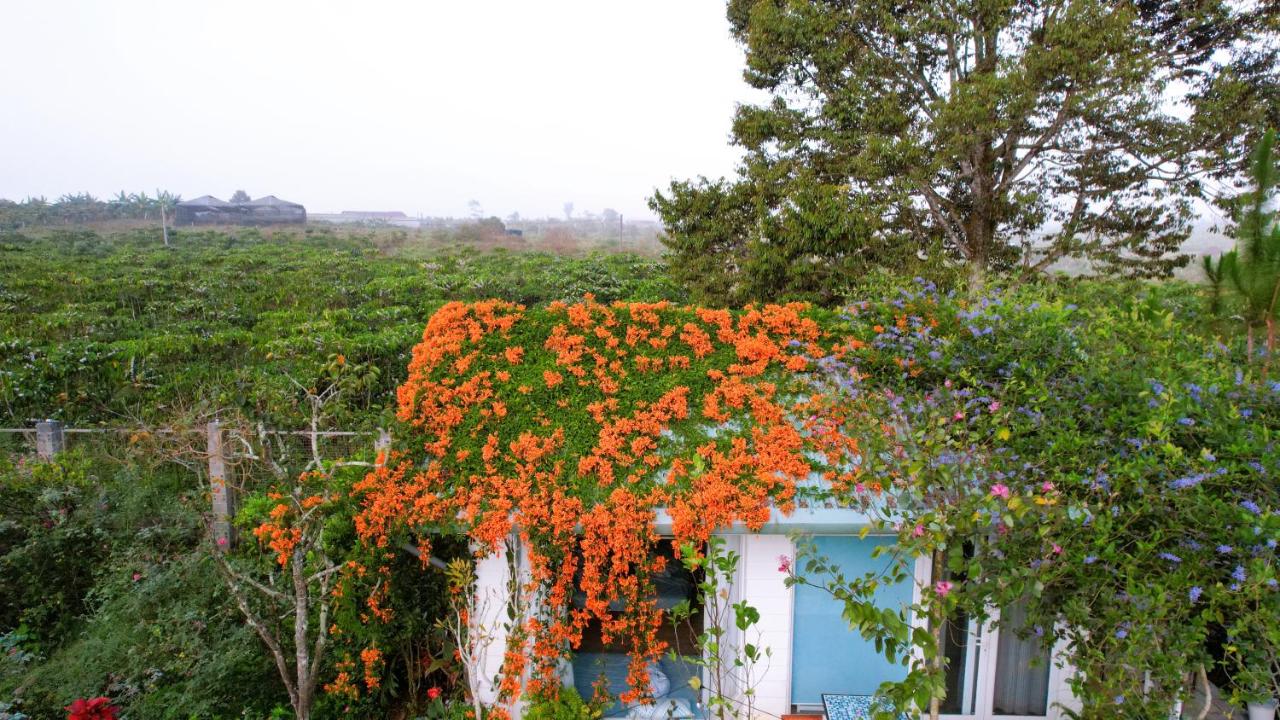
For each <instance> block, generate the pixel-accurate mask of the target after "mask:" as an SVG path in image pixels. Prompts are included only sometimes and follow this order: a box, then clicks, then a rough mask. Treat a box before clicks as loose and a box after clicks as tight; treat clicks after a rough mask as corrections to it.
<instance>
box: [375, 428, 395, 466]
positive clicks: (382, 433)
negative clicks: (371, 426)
mask: <svg viewBox="0 0 1280 720" xmlns="http://www.w3.org/2000/svg"><path fill="white" fill-rule="evenodd" d="M390 451H391V433H389V432H387V430H386V428H378V439H377V440H374V441H373V452H374V457H375V458H376V459H377V463H378V467H381V466H383V465H386V464H387V457H386V455H385V453H388V452H390Z"/></svg>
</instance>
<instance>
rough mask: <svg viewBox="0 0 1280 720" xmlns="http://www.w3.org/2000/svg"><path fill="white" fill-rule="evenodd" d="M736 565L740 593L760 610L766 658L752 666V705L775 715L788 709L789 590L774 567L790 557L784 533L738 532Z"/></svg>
mask: <svg viewBox="0 0 1280 720" xmlns="http://www.w3.org/2000/svg"><path fill="white" fill-rule="evenodd" d="M739 537H740V538H741V546H742V549H741V550H740V552H741V553H742V560H741V563H740V565H739V568H738V575H739V586H740V595H741V596H742V597H744V598H746V599H747V602H748V603H749V604H750V605H751V606H752V607H754V608H755V609H756V610H758V611H759V612H760V622H759V623H758V624H757V625H756V628H755V629H757V630H758V639H757V638H748V640H750V641H751V642H754V643H756V644H758V645H760V646H761V647H766V648H769V652H770V653H771V655H770V657H769V658H768V659H767V660H765V661H763V662H761V663H760V664H759V665H758V666H757V667H756V668H755V671H754V672H755V676H756V682H755V699H754V703H753V704H754V706H755V708H756V711H757V713H758V714H762V715H772V716H775V717H779V716H781V715H783V714H785V713H788V712H790V711H791V626H792V614H791V611H792V590H791V589H790V588H788V587H787V586H786V583H785V580H786V575H785V574H784V573H782V572H780V571H779V570H778V562H779V561H778V558H779V557H783V556H785V557H794V555H795V546H794V545H793V544H792V542H791V539H790V538H788V537H787V536H785V535H741V536H739Z"/></svg>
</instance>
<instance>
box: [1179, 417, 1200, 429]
mask: <svg viewBox="0 0 1280 720" xmlns="http://www.w3.org/2000/svg"><path fill="white" fill-rule="evenodd" d="M1178 424H1179V425H1182V426H1184V427H1191V426H1192V425H1195V424H1196V421H1195V420H1192V419H1191V418H1189V417H1180V418H1178Z"/></svg>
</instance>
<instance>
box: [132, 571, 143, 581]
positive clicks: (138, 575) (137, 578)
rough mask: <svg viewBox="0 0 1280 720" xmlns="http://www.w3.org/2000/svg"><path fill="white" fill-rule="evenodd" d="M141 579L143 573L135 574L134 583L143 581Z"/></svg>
mask: <svg viewBox="0 0 1280 720" xmlns="http://www.w3.org/2000/svg"><path fill="white" fill-rule="evenodd" d="M141 579H142V573H134V574H133V581H134V582H138V581H139V580H141Z"/></svg>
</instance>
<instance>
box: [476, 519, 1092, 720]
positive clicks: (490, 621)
mask: <svg viewBox="0 0 1280 720" xmlns="http://www.w3.org/2000/svg"><path fill="white" fill-rule="evenodd" d="M870 524H871V520H870V518H869V517H868V516H867V515H866V514H864V513H861V512H859V511H857V510H851V509H840V508H801V509H797V510H796V511H795V512H794V513H793V514H792V515H790V516H786V517H784V516H782V515H781V514H780V513H778V512H776V511H775V514H774V517H773V519H772V521H771V522H770V523H768V524H767V525H766V526H764V527H763V528H761V530H760V531H758V532H750V531H748V530H746V529H745V528H741V527H738V528H725V529H723V530H722V531H721V532H720V533H718V535H720V536H721V537H723V538H724V540H725V550H726V551H733V552H736V553H737V554H738V555H739V557H740V561H739V564H738V568H737V576H736V577H735V578H733V581H732V582H730V583H726V584H727V585H728V589H729V592H730V595H731V597H730V601H731V602H736V601H737V600H739V599H746V600H747V601H748V602H749V603H750V604H751V605H752V606H753V607H755V608H756V610H758V611H759V614H760V619H759V621H758V623H756V624H755V625H754V626H752V628H751V629H750V630H749V631H748V634H749V635H750V637H740V635H741V634H742V633H740V632H739V631H738V630H737V628H735V627H733V626H732V623H731V622H730V623H729V624H728V626H727V627H726V628H725V630H726V635H725V640H724V641H723V643H724V644H725V645H730V646H734V647H741V646H742V644H743V643H748V642H750V643H753V644H755V645H757V646H758V647H764V648H768V650H769V657H768V658H767V659H766V660H764V661H761V662H760V663H758V664H757V665H756V666H755V669H754V675H753V677H752V679H751V688H752V689H753V692H752V694H751V705H752V714H753V715H754V716H757V717H777V718H781V717H783V716H786V715H795V714H801V715H803V714H810V715H820V714H822V712H823V699H822V695H823V694H824V693H827V694H847V695H864V696H868V695H872V694H874V692H875V690H876V688H877V687H878V686H879V685H880V684H881V683H882V682H884V681H886V680H893V679H897V678H901V677H903V676H905V674H906V668H905V667H904V666H902V665H900V664H891V663H889V662H888V661H887V660H886V659H885V657H884V656H883V655H881V654H879V653H877V652H876V650H875V647H874V645H873V644H872V643H871V642H870V641H867V640H864V639H863V638H862V637H861V636H860V635H859V634H858V633H857V632H856V631H854V630H851V629H850V628H849V624H848V623H847V622H846V621H845V620H844V618H843V617H842V614H841V613H842V610H843V609H844V606H843V604H841V603H840V602H838V601H836V600H835V599H833V598H832V597H831V596H830V594H828V593H826V592H824V591H822V590H819V589H817V588H813V587H809V586H805V585H799V586H796V587H787V583H786V582H785V581H786V578H787V574H786V573H785V572H784V571H783V570H782V569H780V567H779V566H780V564H781V562H782V559H783V558H794V557H795V555H796V544H795V542H794V541H793V539H792V538H794V537H804V538H806V539H807V541H808V542H812V543H813V544H814V545H815V546H816V549H817V551H818V553H819V554H820V555H822V556H824V557H826V558H828V559H829V560H830V561H831V562H832V564H835V565H838V566H839V567H840V568H841V570H842V572H843V573H844V574H845V575H846V577H855V576H860V575H862V574H863V573H864V572H866V571H867V570H869V569H872V567H873V563H881V564H883V563H885V562H887V561H886V560H885V559H882V558H881V559H876V558H873V557H872V549H873V548H874V547H875V546H877V545H882V544H885V543H891V542H893V541H894V539H893V538H892V537H891V536H877V535H874V534H872V535H868V536H867V537H865V538H860V537H859V535H860V533H861V532H862V531H863V530H864V529H865V528H867V527H868V526H869V525H870ZM656 528H657V531H658V533H659V534H661V535H665V536H669V535H670V533H671V527H670V521H669V519H668V518H667V517H666V515H665V513H664V512H661V511H659V512H658V516H657V518H656ZM518 552H519V551H518V550H517V553H518ZM509 560H511V559H509V558H507V557H505V556H503V555H495V556H491V557H489V558H487V559H485V560H482V561H481V562H480V563H479V566H478V567H477V588H476V593H477V597H480V598H483V599H484V600H485V602H483V603H482V604H483V606H484V612H483V613H481V614H480V616H479V618H478V619H477V622H479V623H482V624H483V625H484V626H486V629H487V630H488V631H490V632H491V633H493V634H495V635H496V636H497V638H496V639H497V640H498V641H497V642H494V643H493V644H492V645H490V646H489V648H488V649H487V651H486V657H485V660H484V663H483V668H482V672H481V677H482V678H494V677H496V676H497V674H498V670H499V668H500V666H501V663H502V656H503V652H504V650H505V633H504V632H503V631H501V630H496V631H495V629H496V628H499V627H501V626H502V624H503V623H504V622H506V621H507V617H508V616H507V607H506V605H505V604H504V600H502V599H503V598H505V597H506V596H507V588H508V586H509V580H510V578H511V573H512V572H513V570H512V568H519V567H520V566H521V563H520V561H519V559H518V558H516V559H514V560H515V562H510V561H509ZM930 564H931V563H930V561H929V560H928V559H925V558H921V559H918V560H917V562H916V567H915V578H914V582H904V583H902V584H901V585H899V586H889V587H884V588H882V589H881V590H880V591H879V593H878V594H877V597H878V598H880V599H882V601H883V606H884V607H895V608H896V607H902V606H904V605H906V604H909V603H911V602H914V601H917V600H918V599H919V594H920V589H921V588H922V587H928V586H930V585H931V584H932V581H933V578H932V568H931V567H930ZM671 565H675V566H678V565H679V563H672V564H671ZM811 579H812V580H815V581H818V582H820V581H821V578H811ZM668 585H669V587H660V588H659V595H660V597H659V605H660V606H664V607H666V606H669V605H670V602H668V601H667V599H665V598H663V597H662V595H663V594H664V593H668V592H670V593H672V598H670V600H671V601H675V600H677V599H678V596H679V595H680V594H681V593H682V592H687V591H684V590H681V589H680V586H679V583H678V582H673V583H669V584H668ZM688 585H689V587H690V588H691V587H692V584H688ZM1009 612H1017V611H1016V609H1014V610H1010V611H1009ZM997 617H998V616H997ZM1016 624H1017V623H1016V621H1015V623H1014V625H1016ZM585 645H586V643H584V646H585ZM681 649H682V650H683V649H684V648H681ZM945 652H946V655H947V656H948V658H949V670H948V677H947V685H948V690H949V696H948V698H947V700H946V702H945V704H944V708H943V710H944V713H943V717H945V718H950V719H954V720H962V719H963V720H995V719H997V718H1008V719H1010V720H1012V719H1013V718H1019V719H1023V720H1026V719H1032V720H1035V719H1040V720H1056V719H1057V718H1062V717H1065V715H1064V714H1063V712H1062V710H1063V708H1078V704H1077V703H1076V702H1074V699H1073V698H1072V696H1071V692H1070V689H1069V686H1068V684H1067V677H1068V672H1069V671H1068V670H1067V669H1065V668H1064V667H1062V663H1060V662H1050V661H1049V657H1048V651H1047V650H1045V649H1043V648H1042V647H1041V646H1040V645H1039V644H1038V643H1037V642H1036V640H1035V638H1034V637H1030V638H1028V639H1020V638H1019V637H1018V636H1017V634H1016V633H1015V632H1013V631H1011V630H1001V629H996V628H994V627H992V626H991V623H987V624H984V625H979V624H978V623H976V622H973V621H968V622H965V621H963V619H961V620H960V621H959V622H956V623H953V624H952V626H951V627H949V628H948V629H947V633H946V640H945ZM611 656H612V657H611ZM626 660H627V658H626V656H625V655H624V654H622V653H609V652H607V651H600V649H599V648H594V649H591V650H589V651H588V650H584V651H580V652H579V653H577V654H576V655H575V657H574V660H573V664H572V668H571V669H570V668H566V684H568V683H570V682H571V683H572V684H574V685H576V686H577V687H578V689H579V691H580V693H581V694H583V695H584V697H590V695H591V687H592V684H593V682H594V681H595V680H596V679H597V678H598V677H599V676H600V675H601V674H604V675H605V677H606V678H607V680H608V682H609V688H610V691H611V693H612V694H614V695H616V694H617V692H618V691H620V690H621V689H624V686H625V676H626ZM657 670H658V671H659V672H658V676H661V678H662V679H665V682H663V681H662V679H659V681H658V682H656V683H654V685H655V696H658V695H659V694H660V695H661V696H660V697H657V698H656V700H657V706H656V707H650V708H639V707H632V708H627V707H620V706H616V705H615V706H614V707H613V708H612V709H611V710H610V711H608V712H607V713H606V717H630V718H633V719H638V718H666V717H689V716H698V717H700V716H702V712H703V711H704V710H705V708H706V702H707V699H708V693H709V692H711V691H712V689H713V688H712V685H713V682H712V679H711V678H709V677H707V674H706V671H705V670H703V669H701V668H699V667H698V666H697V665H692V664H687V663H678V662H673V661H671V660H668V659H664V660H663V661H662V663H661V666H660V667H659V668H657ZM652 673H653V671H652V670H651V677H657V676H655V675H653V674H652ZM691 675H699V680H700V682H698V683H696V684H697V685H698V688H697V689H695V687H694V686H693V685H691V684H690V683H689V682H688V679H689V677H690V676H691ZM664 685H665V686H666V687H665V688H664ZM482 687H483V691H482V693H481V699H482V701H484V702H487V703H491V702H493V701H494V700H496V698H497V693H496V689H495V688H494V687H493V684H492V682H484V683H482ZM664 689H665V692H661V693H659V691H662V690H664ZM724 695H725V696H726V697H728V698H729V699H730V700H731V701H733V702H735V703H737V704H739V705H740V706H745V703H746V697H745V693H744V688H742V687H726V688H724ZM672 700H674V701H675V702H674V703H673V702H671V701H672ZM518 710H519V709H518V708H517V712H518ZM744 714H745V713H744Z"/></svg>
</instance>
